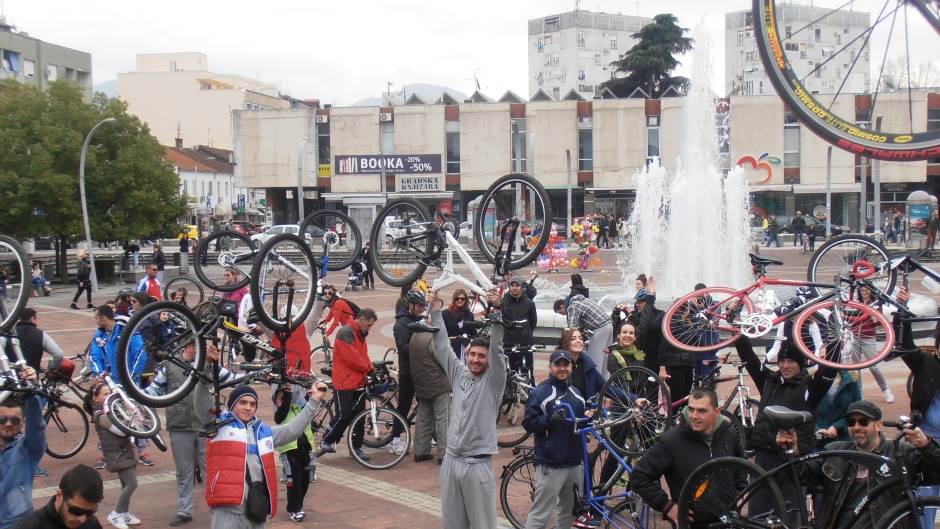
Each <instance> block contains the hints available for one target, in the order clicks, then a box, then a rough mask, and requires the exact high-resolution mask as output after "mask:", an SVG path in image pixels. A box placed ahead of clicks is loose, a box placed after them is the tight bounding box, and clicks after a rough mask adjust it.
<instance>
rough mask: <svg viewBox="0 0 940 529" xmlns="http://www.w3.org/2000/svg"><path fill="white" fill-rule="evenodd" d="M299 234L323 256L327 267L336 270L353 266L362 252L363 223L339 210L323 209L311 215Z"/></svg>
mask: <svg viewBox="0 0 940 529" xmlns="http://www.w3.org/2000/svg"><path fill="white" fill-rule="evenodd" d="M299 235H300V237H301V238H302V239H303V240H304V241H305V242H307V244H308V245H309V246H310V250H311V251H313V253H314V254H318V253H319V254H321V255H322V259H323V260H324V261H325V262H326V268H327V269H328V270H330V271H333V272H335V271H337V270H343V269H344V268H348V267H349V266H351V265H352V263H353V261H355V260H356V258H357V257H359V253H360V252H362V234H361V233H360V232H359V226H357V225H356V223H355V222H353V220H352V219H351V218H350V217H349V215H347V214H345V213H343V212H342V211H338V210H335V209H319V210H316V211H314V212H313V213H311V214H309V215H307V216H306V217H305V218H304V221H303V222H301V223H300V233H299ZM318 250H322V252H318ZM323 275H325V273H324V274H323Z"/></svg>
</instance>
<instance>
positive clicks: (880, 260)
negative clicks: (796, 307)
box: [806, 234, 897, 296]
mask: <svg viewBox="0 0 940 529" xmlns="http://www.w3.org/2000/svg"><path fill="white" fill-rule="evenodd" d="M891 260H892V257H891V255H890V254H889V253H888V250H887V248H885V247H884V245H883V244H881V243H880V242H878V241H876V240H875V239H873V238H871V237H868V236H865V235H853V234H849V235H840V236H838V237H833V238H832V239H830V240H828V241H826V242H825V243H823V244H822V245H820V246H819V248H817V249H816V252H815V253H813V256H812V257H811V258H810V261H809V264H808V265H807V267H806V279H807V281H809V282H810V283H816V282H818V281H820V280H829V279H830V278H832V277H835V276H837V275H838V276H843V275H846V274H848V273H849V272H850V271H851V270H852V267H853V266H855V263H857V262H859V261H865V262H867V263H871V264H872V265H873V266H874V267H875V270H876V273H875V274H874V275H872V276H870V277H869V278H868V280H869V281H871V282H872V283H873V284H874V285H875V286H877V287H878V289H879V290H881V291H883V292H891V291H892V290H894V287H895V285H896V284H897V274H896V273H893V272H892V269H891V266H890V263H891ZM811 288H812V289H813V291H814V292H815V293H816V295H817V296H820V295H823V294H825V293H826V290H825V289H823V288H822V287H819V286H813V287H811Z"/></svg>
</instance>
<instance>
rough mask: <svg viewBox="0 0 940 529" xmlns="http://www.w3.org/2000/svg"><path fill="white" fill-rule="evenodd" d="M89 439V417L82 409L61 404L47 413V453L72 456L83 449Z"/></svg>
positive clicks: (54, 455) (60, 456)
mask: <svg viewBox="0 0 940 529" xmlns="http://www.w3.org/2000/svg"><path fill="white" fill-rule="evenodd" d="M64 410H68V411H66V412H63V411H64ZM87 440H88V419H87V418H86V417H85V415H84V414H83V413H82V412H81V411H80V410H78V409H76V408H72V407H69V406H62V405H60V406H57V407H56V409H55V411H53V412H51V413H48V414H47V415H46V453H48V454H49V455H50V456H52V457H55V458H57V459H65V458H68V457H71V456H73V455H75V454H77V453H78V452H80V451H81V449H82V447H84V446H85V442H86V441H87Z"/></svg>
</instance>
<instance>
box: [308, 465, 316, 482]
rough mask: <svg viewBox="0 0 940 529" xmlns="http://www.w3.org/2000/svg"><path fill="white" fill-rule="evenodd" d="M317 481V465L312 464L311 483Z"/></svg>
mask: <svg viewBox="0 0 940 529" xmlns="http://www.w3.org/2000/svg"><path fill="white" fill-rule="evenodd" d="M316 482H317V466H316V465H310V483H316Z"/></svg>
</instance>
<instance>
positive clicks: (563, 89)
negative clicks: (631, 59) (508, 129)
mask: <svg viewBox="0 0 940 529" xmlns="http://www.w3.org/2000/svg"><path fill="white" fill-rule="evenodd" d="M650 22H652V19H650V18H645V17H635V16H627V15H620V14H617V15H614V14H609V13H593V12H591V11H581V10H578V11H569V12H567V13H560V14H557V15H551V16H547V17H541V18H535V19H531V20H529V31H528V35H529V95H530V96H532V95H533V94H535V93H536V92H537V91H539V90H542V91H543V92H545V93H546V94H547V95H548V96H549V97H551V98H552V99H554V100H556V101H558V100H560V99H562V98H564V97H565V96H566V95H567V94H568V93H569V92H571V91H572V90H573V91H574V92H575V93H577V94H579V95H580V96H581V97H583V98H585V99H591V98H593V97H594V95H595V94H597V93H598V92H599V89H598V85H600V84H601V83H603V82H604V81H607V80H609V79H611V78H613V77H614V68H613V67H611V66H610V63H611V62H613V61H616V60H619V59H620V58H622V57H623V54H624V53H626V51H627V50H629V49H630V48H632V47H633V46H634V44H636V42H637V41H636V39H634V38H633V36H632V35H633V34H634V33H637V32H638V31H640V28H642V27H643V26H645V25H646V24H649V23H650Z"/></svg>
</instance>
